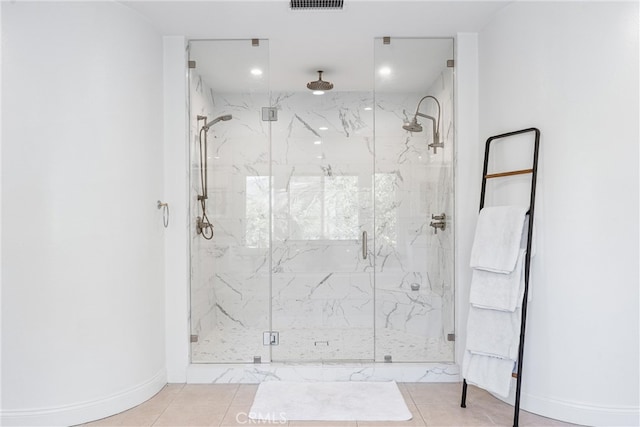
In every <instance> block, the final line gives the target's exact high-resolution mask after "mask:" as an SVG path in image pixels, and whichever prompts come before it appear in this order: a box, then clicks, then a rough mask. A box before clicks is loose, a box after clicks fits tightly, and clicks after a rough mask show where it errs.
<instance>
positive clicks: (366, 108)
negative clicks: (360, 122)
mask: <svg viewBox="0 0 640 427" xmlns="http://www.w3.org/2000/svg"><path fill="white" fill-rule="evenodd" d="M371 110H373V108H371V107H364V111H371Z"/></svg>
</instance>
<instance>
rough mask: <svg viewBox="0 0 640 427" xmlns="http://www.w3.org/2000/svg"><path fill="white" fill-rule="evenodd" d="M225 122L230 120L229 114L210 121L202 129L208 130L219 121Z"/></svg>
mask: <svg viewBox="0 0 640 427" xmlns="http://www.w3.org/2000/svg"><path fill="white" fill-rule="evenodd" d="M227 120H231V114H227V115H225V116H220V117H216V118H215V119H213V120H211V121H210V122H209V123H207V124H206V125H204V126H203V127H204V128H206V129H209V128H210V127H211V126H213V125H215V124H216V123H218V122H219V121H224V122H226V121H227Z"/></svg>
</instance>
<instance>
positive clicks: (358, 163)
mask: <svg viewBox="0 0 640 427" xmlns="http://www.w3.org/2000/svg"><path fill="white" fill-rule="evenodd" d="M302 88H303V89H302V91H297V92H274V93H273V96H272V99H273V106H274V107H276V108H277V110H278V122H274V125H273V128H272V138H273V139H272V162H273V175H274V181H273V221H274V229H273V242H272V244H273V247H272V263H273V264H272V286H273V290H272V295H273V298H272V304H273V305H272V330H273V331H275V332H277V333H278V334H279V343H278V345H274V346H272V360H273V361H325V360H334V361H335V360H373V353H374V338H373V336H374V331H373V327H374V324H373V310H374V302H373V254H372V251H371V248H372V237H371V236H372V234H373V233H372V231H373V208H372V197H373V193H372V190H373V189H372V179H371V177H372V175H373V112H372V106H373V96H372V93H371V92H364V93H362V92H334V91H331V92H326V93H325V94H324V95H322V96H314V95H312V94H311V91H309V90H307V89H306V88H304V86H303V85H302Z"/></svg>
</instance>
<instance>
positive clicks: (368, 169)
mask: <svg viewBox="0 0 640 427" xmlns="http://www.w3.org/2000/svg"><path fill="white" fill-rule="evenodd" d="M447 73H449V74H447ZM192 78H197V77H195V75H192ZM451 82H452V78H451V75H450V71H448V70H446V71H445V72H443V74H442V76H441V78H440V79H438V80H437V81H436V82H435V83H434V85H433V86H432V88H431V89H430V90H429V91H428V93H429V94H432V95H434V96H436V97H438V99H439V100H440V102H441V104H442V109H443V112H442V114H443V117H442V124H441V133H442V135H443V139H445V148H444V149H438V153H437V154H433V152H432V151H428V150H427V144H429V143H430V142H432V141H431V140H430V138H432V136H431V132H422V133H419V134H418V133H416V134H413V135H411V134H409V133H407V132H406V131H404V130H403V129H402V127H401V126H402V123H403V121H404V120H406V119H407V118H409V116H410V115H412V114H413V112H414V110H415V106H416V104H417V102H418V100H419V99H420V97H421V95H422V94H418V95H413V94H412V95H406V96H405V95H398V94H392V95H385V94H377V95H376V100H375V106H374V99H373V93H371V92H364V93H340V92H329V93H327V94H326V95H324V96H320V97H317V96H313V95H311V94H310V93H308V92H295V93H273V94H271V99H269V98H268V96H267V95H266V94H256V93H252V94H218V93H212V92H211V91H210V90H209V89H208V88H207V87H206V84H199V83H198V82H197V81H192V98H191V111H192V115H193V117H195V115H196V114H206V115H208V116H209V117H210V118H213V117H217V116H219V115H221V114H232V115H233V120H231V121H228V122H221V123H218V124H216V125H215V126H213V127H212V128H211V130H210V131H209V134H208V136H209V144H210V145H209V147H210V149H209V154H210V156H211V158H210V159H209V174H208V175H209V180H208V182H209V201H208V205H207V212H208V216H209V218H210V220H211V222H212V223H213V224H214V227H215V228H214V233H215V235H214V238H213V240H211V241H206V240H204V239H202V237H200V236H197V235H196V233H195V228H194V226H193V224H192V230H191V236H192V284H191V324H192V334H196V335H198V336H199V343H197V344H194V346H193V352H192V360H193V362H250V361H252V360H253V357H254V356H260V357H261V358H262V360H263V361H268V360H274V361H304V360H306V361H309V360H316V361H317V360H372V359H375V360H377V361H382V360H384V356H385V355H391V356H392V357H393V360H394V361H453V345H452V343H451V342H448V341H447V340H446V335H447V334H448V333H452V332H453V247H452V242H453V233H452V230H453V225H452V223H451V222H450V221H449V220H448V221H447V229H446V230H445V231H438V233H437V234H435V233H434V232H433V229H432V228H431V227H429V222H430V221H431V214H440V213H442V212H444V213H446V215H447V217H448V218H452V217H453V206H452V200H453V181H452V159H453V154H452V153H453V125H452V116H453V104H452V97H453V91H452V85H451ZM198 88H199V89H198ZM194 92H195V93H194ZM270 103H271V104H270ZM268 105H272V106H274V107H276V109H277V111H278V121H276V122H263V121H262V119H261V108H262V107H265V106H268ZM371 107H375V114H376V118H375V126H376V128H375V136H376V139H375V146H374V138H373V135H374V127H373V126H374V121H373V118H374V111H373V110H371V109H369V108H371ZM365 108H367V109H365ZM431 108H433V106H431V105H425V107H424V108H423V109H422V110H423V112H427V114H431V113H433V111H431V110H430V109H431ZM424 124H425V123H423V125H424ZM192 126H193V129H192V135H193V141H192V147H191V153H192V155H191V158H192V172H193V173H192V191H191V196H192V197H191V200H192V202H191V203H192V204H191V209H192V215H191V216H192V220H193V223H195V217H196V216H199V215H201V211H200V209H201V208H200V205H199V203H197V202H196V195H197V194H198V192H199V191H200V190H199V188H200V184H199V175H198V157H197V142H198V141H197V129H195V126H196V124H195V123H193V124H192ZM325 128H326V129H325ZM425 129H430V128H429V127H427V126H425ZM270 141H271V144H270ZM374 153H375V166H374ZM270 177H271V178H270ZM374 200H375V207H374ZM270 207H272V208H270ZM374 216H375V222H374ZM363 231H367V233H368V240H367V241H368V252H367V255H368V256H367V258H366V259H365V258H364V257H363V255H362V232H363ZM374 235H375V238H374ZM412 285H413V288H412ZM416 286H418V287H419V289H417V290H412V289H416ZM270 288H271V289H270ZM270 315H271V319H270ZM270 321H271V325H270ZM270 329H272V330H276V331H279V333H280V344H279V345H278V346H272V347H269V346H263V345H262V332H264V331H268V330H270ZM269 350H271V351H272V352H270V351H269Z"/></svg>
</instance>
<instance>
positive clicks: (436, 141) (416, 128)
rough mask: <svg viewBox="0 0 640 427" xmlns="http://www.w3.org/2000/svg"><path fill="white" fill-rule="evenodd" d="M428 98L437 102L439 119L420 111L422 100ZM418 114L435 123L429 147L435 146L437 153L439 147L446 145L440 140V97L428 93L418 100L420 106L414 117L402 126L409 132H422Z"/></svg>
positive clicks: (434, 150) (435, 152)
mask: <svg viewBox="0 0 640 427" xmlns="http://www.w3.org/2000/svg"><path fill="white" fill-rule="evenodd" d="M427 98H430V99H433V100H434V101H435V102H436V105H437V106H438V118H437V119H436V118H434V117H431V116H428V115H426V114H423V113H421V112H420V104H422V101H424V100H425V99H427ZM418 116H420V117H424V118H426V119H429V120H431V121H432V124H433V142H432V143H431V144H429V147H430V148H433V154H437V150H438V148H442V147H444V143H443V142H441V141H440V101H438V98H436V97H435V96H431V95H427V96H424V97H422V99H421V100H420V102H418V107H417V108H416V113H415V114H414V115H413V119H412V120H411V121H410V122H406V123H405V124H404V125H403V126H402V128H403V129H404V130H408V131H409V132H422V125H421V124H420V123H418Z"/></svg>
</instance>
